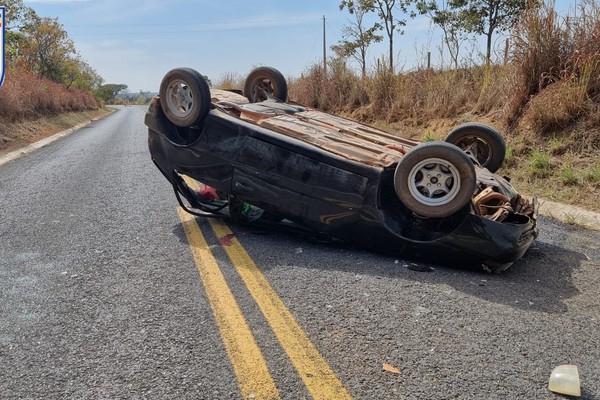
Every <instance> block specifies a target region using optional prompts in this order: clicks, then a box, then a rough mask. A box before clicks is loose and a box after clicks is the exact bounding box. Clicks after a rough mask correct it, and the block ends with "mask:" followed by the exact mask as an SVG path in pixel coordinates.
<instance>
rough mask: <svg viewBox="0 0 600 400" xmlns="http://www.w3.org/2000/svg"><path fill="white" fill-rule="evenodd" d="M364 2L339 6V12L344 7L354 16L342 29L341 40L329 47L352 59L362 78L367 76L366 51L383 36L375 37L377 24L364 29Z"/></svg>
mask: <svg viewBox="0 0 600 400" xmlns="http://www.w3.org/2000/svg"><path fill="white" fill-rule="evenodd" d="M364 3H365V0H357V1H356V5H353V6H352V7H349V6H348V2H342V4H340V11H341V10H342V9H344V7H347V8H348V12H349V13H350V14H352V15H354V17H355V19H354V21H350V25H347V26H345V27H344V28H343V32H342V33H343V36H342V40H340V41H339V42H338V44H335V45H333V46H331V49H332V50H333V51H334V52H335V53H336V54H337V55H338V56H339V57H343V58H348V57H352V58H354V59H355V60H356V61H357V62H358V64H359V66H360V71H361V74H362V77H363V78H364V77H365V76H366V74H367V51H368V49H369V46H370V45H371V44H373V43H379V42H381V41H382V40H383V36H381V35H377V34H376V32H377V31H378V30H379V29H380V27H379V24H376V25H374V26H372V27H370V28H366V27H365V25H364V23H363V19H364V16H365V14H366V13H367V11H368V9H367V8H366V7H365V6H364Z"/></svg>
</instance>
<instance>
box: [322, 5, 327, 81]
mask: <svg viewBox="0 0 600 400" xmlns="http://www.w3.org/2000/svg"><path fill="white" fill-rule="evenodd" d="M323 73H325V74H326V73H327V44H326V41H325V16H324V15H323Z"/></svg>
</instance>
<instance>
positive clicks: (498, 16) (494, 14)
mask: <svg viewBox="0 0 600 400" xmlns="http://www.w3.org/2000/svg"><path fill="white" fill-rule="evenodd" d="M417 4H418V7H417V8H419V10H420V11H421V12H426V11H429V12H431V13H432V15H433V22H434V23H435V24H437V25H438V26H445V27H446V28H450V29H452V30H454V31H455V32H456V31H459V30H460V31H464V32H468V33H474V34H477V35H484V36H485V37H486V55H485V60H486V64H489V63H490V62H491V57H492V38H493V35H494V34H495V33H499V32H503V31H506V30H507V29H510V28H511V27H512V26H513V25H514V24H515V23H516V22H517V21H518V20H519V18H520V16H521V15H522V13H523V11H525V10H527V9H528V8H531V7H537V6H539V2H538V0H449V1H448V8H445V9H444V8H440V6H439V5H438V2H437V1H436V0H432V1H429V2H428V1H426V0H425V1H420V2H418V3H417ZM442 29H443V28H442Z"/></svg>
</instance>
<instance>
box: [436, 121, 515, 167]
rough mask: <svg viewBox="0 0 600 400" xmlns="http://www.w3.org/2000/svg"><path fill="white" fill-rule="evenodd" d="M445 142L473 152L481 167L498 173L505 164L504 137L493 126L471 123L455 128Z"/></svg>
mask: <svg viewBox="0 0 600 400" xmlns="http://www.w3.org/2000/svg"><path fill="white" fill-rule="evenodd" d="M444 141H445V142H448V143H451V144H453V145H455V146H458V147H460V148H461V149H462V150H463V151H469V150H470V151H471V153H472V154H473V155H474V156H475V159H476V160H477V162H478V163H479V165H480V166H481V167H483V168H487V169H488V170H489V171H490V172H496V171H497V170H498V169H499V168H500V167H501V166H502V163H503V162H504V157H505V155H506V143H505V142H504V138H503V137H502V135H501V134H500V133H499V132H498V131H496V130H495V129H494V128H492V127H491V126H488V125H485V124H480V123H476V122H470V123H466V124H462V125H459V126H457V127H456V128H454V129H453V130H452V131H450V133H448V135H446V138H445V139H444Z"/></svg>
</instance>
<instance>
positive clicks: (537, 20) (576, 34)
mask: <svg viewBox="0 0 600 400" xmlns="http://www.w3.org/2000/svg"><path fill="white" fill-rule="evenodd" d="M511 58H512V62H513V64H514V67H515V75H514V79H513V80H512V83H511V86H510V87H509V92H510V93H512V94H513V96H512V98H511V99H510V102H509V105H508V107H507V109H506V119H507V120H508V121H509V122H515V121H516V120H517V119H518V118H519V117H520V115H521V114H522V113H523V111H524V110H525V109H526V105H527V103H528V102H529V101H530V99H532V98H533V96H535V95H537V94H538V93H540V92H541V91H543V90H544V89H545V88H546V87H548V86H550V85H552V84H554V83H556V82H558V81H563V80H564V81H567V82H572V83H574V84H575V87H576V88H577V89H576V90H575V91H578V90H579V89H581V90H583V92H584V93H585V94H587V95H588V96H590V97H592V98H595V99H598V97H599V96H600V5H598V4H597V3H596V2H595V1H594V0H582V2H581V3H580V5H579V10H578V11H577V13H576V14H575V15H574V16H569V17H566V18H560V17H559V16H558V14H557V13H556V12H555V11H554V9H553V7H552V6H551V5H550V6H549V5H544V6H542V7H541V8H539V9H537V10H531V11H529V12H528V13H526V14H525V15H524V17H523V18H522V19H521V22H520V24H519V25H518V26H517V27H516V29H515V32H514V35H513V37H512V53H511ZM554 90H556V91H557V92H563V93H565V94H567V95H571V96H570V97H569V98H571V99H573V100H574V101H575V104H573V105H564V106H563V107H562V110H563V111H566V112H568V111H569V110H572V111H573V112H574V113H575V114H574V115H572V116H571V118H567V117H564V116H563V117H560V120H561V121H567V120H569V121H574V120H576V119H577V117H578V116H580V115H581V114H580V110H581V107H580V105H581V104H580V103H581V98H580V97H579V95H578V94H576V95H573V93H572V91H573V86H572V85H571V84H570V83H567V84H563V85H561V86H559V87H558V88H557V89H554ZM548 96H554V92H552V93H551V94H549V95H548ZM542 101H543V100H539V103H542ZM533 107H534V108H539V107H538V106H533ZM539 122H540V123H542V125H544V124H545V122H544V118H542V120H540V121H539Z"/></svg>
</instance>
